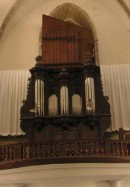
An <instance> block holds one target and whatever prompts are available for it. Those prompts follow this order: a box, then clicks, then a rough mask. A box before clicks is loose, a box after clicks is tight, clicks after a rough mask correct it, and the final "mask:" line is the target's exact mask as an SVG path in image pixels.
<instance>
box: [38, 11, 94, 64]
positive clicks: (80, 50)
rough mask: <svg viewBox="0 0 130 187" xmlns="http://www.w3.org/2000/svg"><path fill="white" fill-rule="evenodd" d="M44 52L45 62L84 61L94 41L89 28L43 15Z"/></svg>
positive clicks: (66, 62) (70, 62)
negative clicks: (91, 42)
mask: <svg viewBox="0 0 130 187" xmlns="http://www.w3.org/2000/svg"><path fill="white" fill-rule="evenodd" d="M42 32H43V35H42V39H43V42H42V54H43V63H44V64H48V65H49V64H73V63H84V57H85V55H86V54H87V51H88V50H89V45H88V44H89V42H90V41H93V37H92V34H91V32H90V30H89V29H84V28H82V27H80V26H77V25H74V24H72V23H69V22H64V21H61V20H57V19H55V18H52V17H49V16H45V15H43V31H42Z"/></svg>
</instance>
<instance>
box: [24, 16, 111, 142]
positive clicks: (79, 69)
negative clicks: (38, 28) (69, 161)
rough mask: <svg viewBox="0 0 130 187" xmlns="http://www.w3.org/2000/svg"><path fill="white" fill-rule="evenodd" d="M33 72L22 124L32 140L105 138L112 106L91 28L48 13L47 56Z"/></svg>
mask: <svg viewBox="0 0 130 187" xmlns="http://www.w3.org/2000/svg"><path fill="white" fill-rule="evenodd" d="M86 57H87V58H86ZM30 72H31V78H30V79H29V85H28V93H27V99H26V101H25V102H24V104H23V106H22V107H21V129H22V130H23V131H24V132H25V133H26V134H27V135H28V136H29V138H30V139H31V140H32V141H44V140H72V139H94V138H99V137H103V134H104V132H105V130H106V129H107V128H108V127H109V125H110V106H109V103H108V101H107V97H105V96H104V95H103V89H102V82H101V75H100V67H99V66H97V65H96V62H95V51H94V38H93V34H92V30H91V28H83V27H80V26H77V25H74V24H73V23H68V22H64V21H60V20H57V19H54V18H51V17H48V16H45V15H43V37H42V56H38V57H37V58H36V65H35V67H33V68H32V69H31V70H30Z"/></svg>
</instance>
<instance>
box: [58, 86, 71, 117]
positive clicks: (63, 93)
mask: <svg viewBox="0 0 130 187" xmlns="http://www.w3.org/2000/svg"><path fill="white" fill-rule="evenodd" d="M60 108H61V115H67V114H68V112H69V103H68V87H67V86H62V87H61V89H60Z"/></svg>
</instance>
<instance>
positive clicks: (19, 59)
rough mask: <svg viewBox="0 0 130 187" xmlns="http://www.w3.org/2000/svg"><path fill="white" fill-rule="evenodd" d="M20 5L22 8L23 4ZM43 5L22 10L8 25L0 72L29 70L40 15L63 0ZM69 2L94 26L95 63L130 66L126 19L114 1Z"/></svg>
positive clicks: (0, 53) (35, 49)
mask: <svg viewBox="0 0 130 187" xmlns="http://www.w3.org/2000/svg"><path fill="white" fill-rule="evenodd" d="M32 1H34V0H32ZM24 2H25V5H26V3H27V1H24ZM43 2H44V3H43V4H40V5H38V6H36V8H35V7H33V9H29V10H28V12H26V14H24V11H23V7H22V9H21V11H23V14H22V18H20V19H19V20H17V22H15V23H12V25H11V28H10V30H9V31H8V33H6V37H3V38H2V40H1V42H0V69H29V68H31V67H32V66H34V64H35V60H34V58H35V57H36V56H37V55H38V48H39V33H40V28H41V26H42V14H46V15H49V14H50V13H51V11H52V10H54V9H55V8H56V7H57V6H58V5H59V4H62V3H65V2H66V1H65V0H55V1H54V0H48V1H43ZM69 2H71V3H73V4H75V5H77V6H79V7H80V8H82V9H83V10H85V11H86V12H87V13H88V14H89V16H90V18H91V20H92V21H93V23H94V25H95V28H96V31H97V37H98V45H99V63H100V64H128V63H130V52H129V51H130V20H129V17H128V16H127V14H126V13H125V12H124V11H123V9H122V7H121V6H120V5H119V3H118V2H117V1H116V0H109V1H104V0H93V1H91V0H82V1H79V0H71V1H69ZM22 6H23V4H22ZM27 6H31V4H30V5H29V4H27ZM26 9H27V7H26ZM19 14H20V13H19ZM15 16H17V15H15Z"/></svg>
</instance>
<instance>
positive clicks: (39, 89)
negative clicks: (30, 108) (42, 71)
mask: <svg viewBox="0 0 130 187" xmlns="http://www.w3.org/2000/svg"><path fill="white" fill-rule="evenodd" d="M35 111H36V112H35V114H36V115H38V116H42V115H44V82H43V80H41V79H36V81H35Z"/></svg>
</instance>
